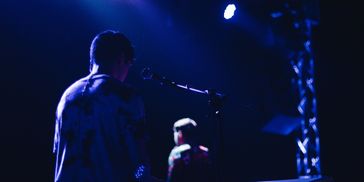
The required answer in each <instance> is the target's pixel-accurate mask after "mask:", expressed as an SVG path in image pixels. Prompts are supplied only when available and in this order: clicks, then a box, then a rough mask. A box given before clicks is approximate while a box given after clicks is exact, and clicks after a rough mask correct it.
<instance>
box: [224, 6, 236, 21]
mask: <svg viewBox="0 0 364 182" xmlns="http://www.w3.org/2000/svg"><path fill="white" fill-rule="evenodd" d="M235 10H236V7H235V4H229V5H227V6H226V9H225V12H224V18H225V19H227V20H228V19H230V18H231V17H233V16H234V12H235Z"/></svg>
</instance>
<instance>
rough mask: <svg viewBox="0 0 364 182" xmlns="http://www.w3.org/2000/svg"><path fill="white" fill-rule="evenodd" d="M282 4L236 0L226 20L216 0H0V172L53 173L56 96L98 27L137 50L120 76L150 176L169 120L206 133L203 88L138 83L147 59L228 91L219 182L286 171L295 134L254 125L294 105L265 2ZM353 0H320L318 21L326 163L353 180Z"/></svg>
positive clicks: (357, 124) (158, 169) (327, 169)
mask: <svg viewBox="0 0 364 182" xmlns="http://www.w3.org/2000/svg"><path fill="white" fill-rule="evenodd" d="M268 2H269V4H268ZM279 3H281V2H278V1H277V2H275V3H272V2H270V1H262V0H261V1H248V0H247V1H241V2H239V4H238V5H239V6H238V8H240V9H239V10H240V12H237V13H238V15H240V18H241V19H235V20H233V21H231V22H228V21H224V20H223V18H222V12H223V9H224V6H225V5H226V4H227V2H226V1H223V0H214V1H206V2H204V1H199V2H194V1H192V0H185V1H180V0H175V1H165V0H155V1H142V0H140V1H121V0H120V1H117V0H116V1H112V0H107V1H101V0H92V1H86V0H79V1H61V0H53V1H49V0H47V1H35V2H33V1H8V0H5V1H1V3H0V17H1V19H0V20H1V22H0V23H1V29H0V30H1V39H0V40H1V41H0V45H1V49H0V50H1V54H0V56H1V57H0V58H1V59H0V60H1V61H0V62H1V95H2V100H1V105H2V107H1V116H2V117H1V118H2V119H1V120H0V121H1V129H0V130H1V131H0V138H1V141H2V142H1V143H2V145H1V146H2V147H1V153H0V154H1V156H2V157H1V158H2V160H1V166H2V168H1V169H2V172H1V173H0V174H1V178H2V180H3V179H5V178H8V179H12V181H20V180H34V181H50V180H52V178H53V171H54V166H53V165H54V156H53V154H52V140H53V134H54V112H55V109H56V105H57V102H58V100H59V98H60V96H61V94H62V92H63V91H64V89H65V88H66V87H67V86H68V85H70V84H71V83H72V82H73V81H75V80H76V79H78V78H80V77H82V76H84V75H86V74H87V73H88V47H89V44H90V41H91V39H92V38H93V36H94V35H95V34H97V33H98V32H100V31H102V30H105V29H116V30H120V31H122V32H125V34H126V35H127V36H129V37H130V39H131V40H132V41H133V43H134V45H135V47H136V52H137V62H136V64H135V65H134V66H133V68H132V70H131V73H130V75H129V77H128V79H127V82H129V83H131V84H132V85H134V86H135V87H137V88H138V89H139V90H140V91H141V93H142V95H143V98H144V101H145V107H146V113H147V119H148V130H149V133H150V141H149V151H150V155H151V161H152V167H153V171H152V172H153V175H155V176H156V177H158V178H162V179H164V178H165V175H166V170H167V157H168V154H169V151H170V149H171V148H172V147H173V141H172V130H171V126H172V124H173V122H174V121H175V120H177V119H180V118H181V117H191V118H194V119H195V120H196V121H197V122H198V124H199V127H200V132H201V142H202V143H203V144H205V145H207V146H211V144H212V142H213V140H214V133H213V132H212V130H211V125H212V124H211V121H209V119H208V118H207V114H208V108H207V98H206V97H204V96H201V95H198V94H192V93H187V92H183V91H179V90H174V89H172V88H167V87H162V86H160V85H159V84H158V83H157V82H153V81H143V80H142V79H141V78H140V76H139V73H140V71H141V69H142V68H143V66H150V67H151V68H152V69H153V70H154V71H156V72H158V73H160V74H162V75H165V76H166V77H168V78H169V79H171V80H174V81H177V82H181V83H188V84H191V85H192V86H195V87H197V88H206V89H207V88H214V89H217V90H218V91H221V92H224V93H226V94H227V95H228V100H227V101H226V103H225V106H224V110H223V111H224V122H223V131H224V151H225V157H224V161H225V163H224V174H225V175H224V176H225V177H224V178H225V180H226V181H254V180H268V179H285V178H294V177H295V175H296V172H295V171H296V167H295V150H296V148H295V144H294V138H293V136H291V135H289V136H280V135H274V134H269V133H264V132H262V130H261V129H262V128H263V127H264V126H265V125H266V124H267V123H268V122H269V120H270V119H271V118H272V117H273V116H275V115H276V114H278V113H283V114H287V115H292V116H294V115H296V114H297V113H296V112H295V107H296V104H297V99H296V97H297V96H296V95H295V93H294V92H293V91H292V87H291V85H290V76H291V74H292V71H291V69H290V66H289V62H288V61H287V60H286V58H285V56H284V51H280V50H279V49H278V48H277V47H275V46H274V39H272V37H271V36H269V31H268V30H269V27H270V26H269V25H270V24H269V22H270V20H269V16H268V15H269V10H270V9H271V8H272V7H273V6H272V5H276V6H279ZM268 5H270V6H268ZM353 7H355V5H353V4H349V3H346V4H344V3H322V2H321V4H320V8H321V12H320V13H321V17H320V25H319V26H318V27H315V29H314V40H313V43H314V50H315V53H316V70H315V71H316V87H317V97H318V112H319V113H318V116H319V121H318V122H319V129H320V134H321V158H322V168H323V174H324V175H327V176H332V177H334V179H335V180H337V181H348V180H345V179H351V180H353V179H361V175H360V173H359V169H361V168H360V167H357V166H358V165H359V166H360V164H362V162H363V158H362V154H363V153H362V152H360V151H361V149H360V148H361V147H360V145H361V144H362V143H363V142H362V141H360V139H362V138H363V137H362V134H361V132H360V130H361V125H362V124H361V121H363V119H362V118H361V109H362V108H363V107H362V106H361V102H362V96H361V94H362V91H361V90H360V89H359V87H360V85H361V84H363V79H362V76H361V67H360V62H361V61H363V59H362V56H361V52H362V51H361V48H363V47H362V45H361V43H362V41H363V38H362V36H361V33H363V29H362V27H363V21H362V20H360V17H361V16H360V14H359V13H358V11H355V8H353ZM356 7H358V6H356ZM234 21H235V22H234ZM236 22H238V23H236ZM267 32H268V34H265V33H267ZM283 38H284V37H283ZM282 52H283V53H282Z"/></svg>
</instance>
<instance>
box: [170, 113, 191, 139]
mask: <svg viewBox="0 0 364 182" xmlns="http://www.w3.org/2000/svg"><path fill="white" fill-rule="evenodd" d="M173 131H174V132H178V131H181V132H182V134H183V138H184V139H185V140H187V142H193V141H194V140H195V139H196V135H197V124H196V122H195V121H194V120H193V119H191V118H182V119H180V120H178V121H176V122H175V123H174V125H173Z"/></svg>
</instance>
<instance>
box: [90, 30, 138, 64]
mask: <svg viewBox="0 0 364 182" xmlns="http://www.w3.org/2000/svg"><path fill="white" fill-rule="evenodd" d="M121 56H124V58H125V60H126V61H128V62H129V63H131V62H132V61H133V58H134V49H133V47H132V45H131V43H130V41H129V39H128V38H127V37H126V36H125V35H123V34H122V33H120V32H117V31H112V30H107V31H104V32H101V33H100V34H98V35H96V36H95V38H94V39H93V41H92V43H91V47H90V62H91V64H97V65H99V66H103V67H108V66H111V65H113V64H114V63H115V62H116V61H117V60H118V59H119V58H120V57H121Z"/></svg>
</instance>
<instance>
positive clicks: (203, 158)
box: [168, 144, 213, 182]
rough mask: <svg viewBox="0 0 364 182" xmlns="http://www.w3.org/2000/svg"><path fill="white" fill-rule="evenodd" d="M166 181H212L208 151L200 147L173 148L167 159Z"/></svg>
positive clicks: (187, 145)
mask: <svg viewBox="0 0 364 182" xmlns="http://www.w3.org/2000/svg"><path fill="white" fill-rule="evenodd" d="M168 163H169V168H168V181H170V182H187V181H188V182H193V181H199V182H203V181H213V176H212V175H213V174H212V166H211V163H210V160H209V156H208V149H207V148H206V147H203V146H201V145H199V146H191V145H189V144H183V145H179V146H176V147H174V148H173V150H172V151H171V153H170V155H169V159H168Z"/></svg>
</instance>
